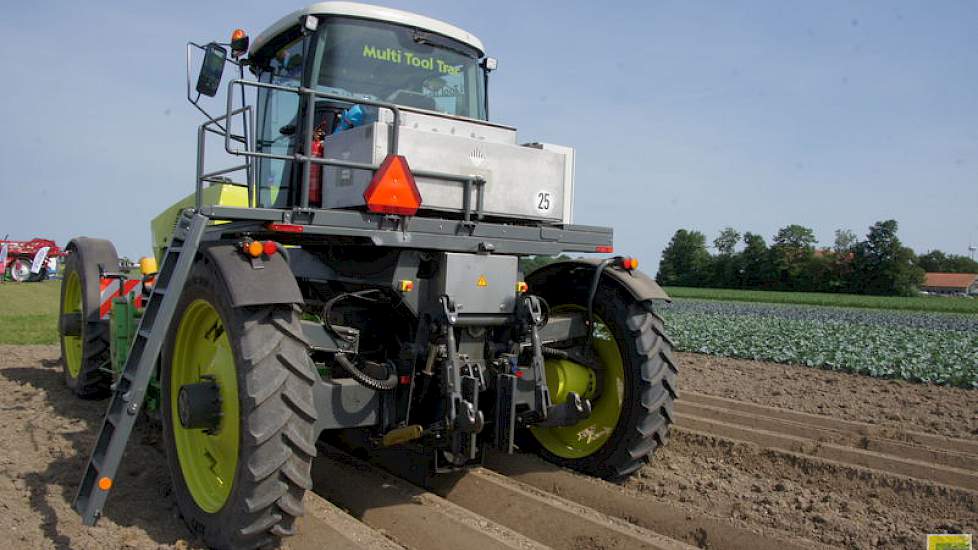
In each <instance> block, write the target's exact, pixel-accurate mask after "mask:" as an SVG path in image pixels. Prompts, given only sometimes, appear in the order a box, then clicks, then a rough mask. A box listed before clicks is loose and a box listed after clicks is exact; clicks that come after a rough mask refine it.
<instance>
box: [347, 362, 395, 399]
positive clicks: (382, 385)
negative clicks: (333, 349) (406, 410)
mask: <svg viewBox="0 0 978 550" xmlns="http://www.w3.org/2000/svg"><path fill="white" fill-rule="evenodd" d="M336 364H338V365H339V366H340V367H343V370H345V371H346V372H348V373H350V377H351V378H353V379H354V380H356V381H357V382H358V383H359V384H360V385H361V386H365V387H367V388H370V389H372V390H375V391H393V390H394V388H396V387H397V373H394V372H392V373H391V374H390V376H388V377H387V379H386V380H377V379H376V378H373V377H371V376H368V375H367V373H365V372H363V371H362V370H360V369H359V368H358V367H357V366H356V365H354V364H353V362H352V361H350V360H349V359H347V357H346V355H343V354H342V353H337V354H336Z"/></svg>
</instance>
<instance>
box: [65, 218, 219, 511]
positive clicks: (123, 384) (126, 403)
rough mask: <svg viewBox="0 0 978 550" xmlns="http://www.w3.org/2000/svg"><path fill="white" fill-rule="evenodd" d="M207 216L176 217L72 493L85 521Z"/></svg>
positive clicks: (97, 501)
mask: <svg viewBox="0 0 978 550" xmlns="http://www.w3.org/2000/svg"><path fill="white" fill-rule="evenodd" d="M207 221H208V218H207V216H204V215H202V214H199V213H194V212H193V211H191V210H185V211H184V212H183V213H182V214H181V215H180V218H179V219H178V220H177V224H176V227H175V228H174V231H173V238H172V240H171V241H170V246H169V248H167V250H166V255H165V256H164V257H163V263H162V265H161V266H160V270H159V274H158V275H157V276H156V284H155V285H154V287H153V292H152V294H151V295H150V297H149V303H147V304H146V308H145V310H144V311H143V316H142V319H140V321H139V327H138V328H137V329H136V337H135V339H134V340H133V342H132V347H131V348H130V351H129V357H128V358H127V359H126V365H125V368H124V369H123V371H122V376H120V377H119V380H118V381H117V382H116V383H115V384H114V389H113V394H112V401H111V402H110V403H109V409H108V412H106V413H105V419H104V420H103V421H102V428H101V429H100V430H99V433H98V439H97V440H96V443H95V448H94V449H92V455H91V457H90V458H89V459H88V466H86V468H85V476H84V477H83V478H82V482H81V485H80V486H79V487H78V494H77V495H76V496H75V502H74V506H75V510H77V511H78V513H79V514H81V517H82V522H83V523H84V524H85V525H95V522H96V521H98V518H99V516H101V515H102V507H103V506H104V505H105V499H106V498H107V497H108V496H109V490H110V489H112V485H113V481H114V479H115V474H116V471H117V470H118V469H119V463H120V462H122V454H123V452H125V450H126V443H128V441H129V436H130V434H132V429H133V427H134V426H135V425H136V419H137V418H138V417H139V414H138V413H139V409H140V407H142V405H143V399H144V398H145V397H146V389H147V387H148V386H149V381H150V378H152V376H153V370H154V369H155V368H156V362H157V359H158V358H159V356H160V350H161V349H162V347H163V340H164V339H165V338H166V333H167V329H168V328H169V326H170V322H171V321H172V320H173V314H174V311H175V310H176V307H177V303H178V302H179V300H180V293H181V291H182V290H183V285H184V283H185V282H186V280H187V276H188V275H189V274H190V268H191V266H192V265H193V261H194V256H195V255H196V253H197V247H198V246H199V245H200V239H201V237H202V236H203V234H204V228H206V227H207Z"/></svg>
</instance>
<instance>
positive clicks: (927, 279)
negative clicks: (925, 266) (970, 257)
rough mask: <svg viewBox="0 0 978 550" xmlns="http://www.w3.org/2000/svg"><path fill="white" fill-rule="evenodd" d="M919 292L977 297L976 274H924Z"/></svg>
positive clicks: (977, 276) (977, 280) (977, 284)
mask: <svg viewBox="0 0 978 550" xmlns="http://www.w3.org/2000/svg"><path fill="white" fill-rule="evenodd" d="M920 290H922V291H923V292H926V293H928V294H938V295H942V296H978V273H926V274H924V286H922V287H920Z"/></svg>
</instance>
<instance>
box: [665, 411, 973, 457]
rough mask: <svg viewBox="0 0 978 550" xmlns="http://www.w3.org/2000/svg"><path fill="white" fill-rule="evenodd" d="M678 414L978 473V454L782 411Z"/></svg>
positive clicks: (683, 412)
mask: <svg viewBox="0 0 978 550" xmlns="http://www.w3.org/2000/svg"><path fill="white" fill-rule="evenodd" d="M676 411H677V412H679V413H680V414H686V415H691V416H696V417H699V418H705V419H709V420H715V421H721V422H727V423H733V424H738V425H741V426H746V427H750V428H757V429H762V430H767V431H773V432H778V433H783V434H787V435H792V436H796V437H804V438H808V439H814V440H816V441H819V442H824V443H835V444H838V445H844V446H848V447H854V448H857V449H863V450H866V451H873V452H877V453H881V454H885V455H890V456H894V457H900V458H907V459H910V460H917V461H922V462H933V463H936V464H940V465H943V466H950V467H952V468H959V469H964V470H973V471H978V454H971V453H964V452H960V451H953V450H947V449H943V448H940V447H932V446H923V445H919V444H917V445H915V444H911V443H906V442H904V441H899V440H893V439H887V438H883V437H879V436H876V435H874V432H873V431H871V430H868V429H862V428H860V429H859V431H854V430H851V429H848V427H847V426H845V425H839V424H836V425H835V427H832V428H828V427H825V425H819V424H816V423H812V422H810V421H808V420H809V419H805V418H794V419H784V418H781V416H783V415H780V414H778V413H780V412H782V411H779V410H778V409H770V410H768V409H767V408H764V409H762V410H761V412H760V413H757V412H755V413H749V412H741V411H738V410H736V409H731V408H726V407H719V406H713V405H705V404H701V403H697V402H688V401H687V402H681V403H677V404H676ZM783 412H789V413H790V411H783ZM789 416H791V415H789ZM810 416H814V415H810ZM965 443H966V442H965Z"/></svg>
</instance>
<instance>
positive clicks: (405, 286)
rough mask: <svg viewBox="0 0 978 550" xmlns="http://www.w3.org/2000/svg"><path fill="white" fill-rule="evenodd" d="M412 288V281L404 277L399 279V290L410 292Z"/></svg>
mask: <svg viewBox="0 0 978 550" xmlns="http://www.w3.org/2000/svg"><path fill="white" fill-rule="evenodd" d="M412 290H414V281H411V280H409V279H404V280H402V281H401V292H411V291H412Z"/></svg>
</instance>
